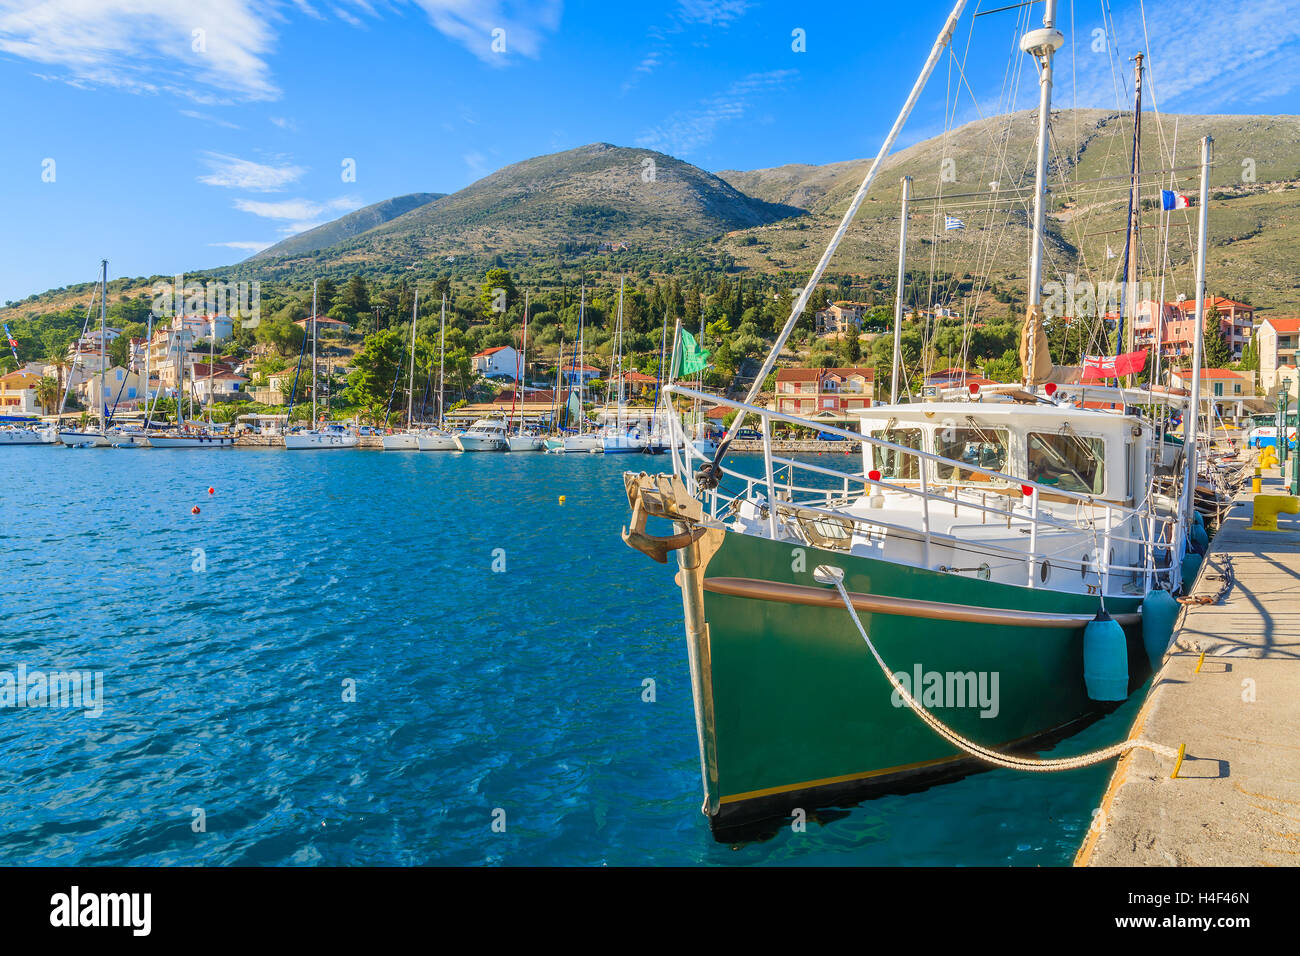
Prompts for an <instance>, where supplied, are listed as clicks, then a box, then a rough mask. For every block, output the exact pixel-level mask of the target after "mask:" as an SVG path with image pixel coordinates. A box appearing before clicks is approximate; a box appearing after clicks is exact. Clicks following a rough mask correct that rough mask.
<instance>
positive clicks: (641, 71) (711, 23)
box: [622, 0, 752, 93]
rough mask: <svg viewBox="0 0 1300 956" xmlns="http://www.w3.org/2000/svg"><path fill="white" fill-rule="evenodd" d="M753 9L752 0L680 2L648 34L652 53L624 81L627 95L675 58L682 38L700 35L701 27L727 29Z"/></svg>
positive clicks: (624, 89)
mask: <svg viewBox="0 0 1300 956" xmlns="http://www.w3.org/2000/svg"><path fill="white" fill-rule="evenodd" d="M751 6H752V4H751V3H750V0H678V2H677V8H676V9H675V10H669V11H668V12H667V13H666V14H665V19H664V21H663V22H662V23H660V24H656V25H655V26H653V27H651V28H650V29H649V30H648V31H647V32H646V42H647V44H649V47H650V51H649V52H648V53H647V54H646V55H645V56H643V57H642V58H641V61H640V62H639V63H637V65H636V66H635V67H634V68H633V70H632V75H631V76H630V77H628V78H627V79H626V80H624V81H623V86H622V90H623V92H624V93H627V92H628V91H629V90H632V89H634V88H635V87H636V86H637V84H638V83H639V82H640V81H641V79H642V78H643V77H645V76H648V75H650V74H651V73H653V72H654V71H655V70H657V69H659V67H660V66H662V65H663V64H664V63H666V62H668V61H669V60H671V59H672V54H673V43H674V40H675V39H676V38H677V37H678V36H680V35H682V34H685V33H687V32H692V33H696V32H698V31H696V30H694V29H693V28H695V27H699V26H705V27H727V26H729V25H730V24H731V23H732V22H733V21H735V20H738V19H740V18H741V17H742V16H744V15H745V13H746V12H747V11H748V10H749V8H750V7H751Z"/></svg>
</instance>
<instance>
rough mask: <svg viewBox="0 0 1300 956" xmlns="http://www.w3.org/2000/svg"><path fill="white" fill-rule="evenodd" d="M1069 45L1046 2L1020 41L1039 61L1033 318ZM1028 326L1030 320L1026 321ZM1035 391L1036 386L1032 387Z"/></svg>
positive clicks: (1031, 362) (1032, 361)
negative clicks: (1055, 81)
mask: <svg viewBox="0 0 1300 956" xmlns="http://www.w3.org/2000/svg"><path fill="white" fill-rule="evenodd" d="M1064 43H1065V37H1064V36H1063V35H1062V34H1061V31H1059V30H1057V29H1056V0H1046V4H1045V9H1044V10H1043V26H1042V29H1039V30H1031V31H1029V32H1028V33H1026V34H1025V35H1024V36H1023V37H1021V38H1020V49H1021V50H1023V51H1024V52H1025V53H1028V54H1030V55H1031V56H1033V57H1034V59H1035V60H1037V61H1038V67H1039V70H1038V151H1037V155H1036V157H1035V160H1034V218H1033V227H1032V228H1033V232H1032V234H1031V236H1030V247H1029V289H1028V293H1029V309H1028V312H1029V315H1033V314H1034V313H1035V312H1039V311H1041V309H1042V302H1043V288H1042V281H1043V242H1044V239H1045V238H1046V222H1047V151H1048V145H1049V136H1050V135H1051V122H1052V58H1053V57H1054V56H1055V55H1056V51H1057V50H1059V49H1060V48H1061V46H1062V45H1063V44H1064ZM1025 321H1026V322H1029V321H1030V319H1029V318H1028V317H1026V320H1025ZM1033 333H1034V330H1032V329H1030V330H1027V334H1026V337H1027V339H1028V342H1029V349H1028V363H1027V365H1026V367H1025V375H1026V380H1028V378H1029V377H1032V374H1033V369H1034V367H1035V365H1036V357H1035V354H1034V352H1035V349H1036V347H1037V342H1036V341H1035V339H1036V338H1037V336H1036V335H1035V334H1033ZM1031 387H1032V386H1031Z"/></svg>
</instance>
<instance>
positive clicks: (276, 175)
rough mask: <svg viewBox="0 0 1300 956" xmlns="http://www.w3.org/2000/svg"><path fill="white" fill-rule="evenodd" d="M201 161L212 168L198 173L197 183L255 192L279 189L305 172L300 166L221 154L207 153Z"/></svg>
mask: <svg viewBox="0 0 1300 956" xmlns="http://www.w3.org/2000/svg"><path fill="white" fill-rule="evenodd" d="M203 162H204V163H206V164H207V165H208V168H209V169H211V170H212V171H211V172H210V173H208V175H206V176H200V177H199V182H201V183H207V184H208V185H209V186H225V187H226V188H228V189H251V190H254V191H255V192H274V191H275V190H277V189H283V188H284V187H285V186H287V185H289V184H290V183H293V182H296V181H297V180H298V179H299V177H301V176H302V174H303V173H305V172H306V171H307V170H306V169H305V168H303V167H302V166H269V165H267V164H265V163H255V162H253V161H252V160H250V159H240V158H238V157H237V156H226V155H224V154H222V153H208V154H207V155H206V156H205V157H204V159H203Z"/></svg>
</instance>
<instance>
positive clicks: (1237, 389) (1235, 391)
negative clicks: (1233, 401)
mask: <svg viewBox="0 0 1300 956" xmlns="http://www.w3.org/2000/svg"><path fill="white" fill-rule="evenodd" d="M1232 394H1233V395H1240V394H1241V386H1240V385H1233V386H1232Z"/></svg>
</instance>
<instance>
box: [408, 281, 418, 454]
mask: <svg viewBox="0 0 1300 956" xmlns="http://www.w3.org/2000/svg"><path fill="white" fill-rule="evenodd" d="M419 311H420V287H419V286H416V287H415V302H414V304H412V306H411V380H410V383H409V384H408V385H407V386H406V430H407V431H410V430H411V426H412V424H413V423H414V415H415V317H416V315H418V314H419Z"/></svg>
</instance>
